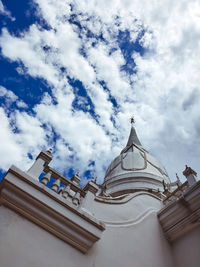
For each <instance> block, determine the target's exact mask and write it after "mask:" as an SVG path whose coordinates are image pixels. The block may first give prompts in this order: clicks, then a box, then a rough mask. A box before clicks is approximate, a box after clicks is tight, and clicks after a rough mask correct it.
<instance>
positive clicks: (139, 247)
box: [0, 199, 199, 267]
mask: <svg viewBox="0 0 200 267" xmlns="http://www.w3.org/2000/svg"><path fill="white" fill-rule="evenodd" d="M141 202H142V203H143V201H142V199H138V200H137V201H136V202H135V204H136V203H137V206H138V207H136V205H133V202H132V205H130V203H129V204H127V206H126V205H125V206H124V205H123V207H126V208H122V207H121V208H120V206H121V205H110V206H109V207H112V208H109V212H110V218H108V211H107V215H106V216H107V218H108V219H109V221H111V223H110V224H106V230H105V232H104V233H103V235H102V238H101V240H100V241H98V242H97V243H96V244H95V245H94V246H93V247H92V248H91V249H90V250H89V252H88V253H87V254H82V253H81V252H79V251H78V250H76V249H75V248H73V247H71V246H70V245H68V244H67V243H65V242H63V241H62V240H60V239H58V238H57V237H55V236H53V235H52V234H50V233H48V232H46V231H45V230H43V229H42V228H40V227H39V226H37V225H35V224H34V223H32V222H30V221H28V220H27V219H25V218H24V217H22V216H20V215H18V214H17V213H15V212H14V211H12V210H10V209H8V208H6V207H4V206H0V266H1V267H33V266H34V267H37V266H41V267H47V266H48V267H55V266H56V267H59V266H67V267H78V266H81V267H94V266H95V267H102V266H103V267H112V266H113V267H123V266H124V267H175V266H173V263H172V257H171V251H170V245H169V244H168V242H167V241H166V240H165V238H164V236H163V233H162V230H161V228H160V225H159V223H158V220H157V215H156V212H154V211H151V212H149V213H146V214H144V215H142V216H141V217H138V218H136V217H134V216H133V217H132V215H133V213H132V212H130V213H129V210H128V209H132V210H134V209H135V210H137V211H138V210H139V203H141ZM96 203H97V202H95V204H94V205H96ZM157 205H158V203H157ZM107 207H108V205H107V204H101V214H103V212H104V211H105V210H106V209H107ZM141 207H142V205H141ZM98 208H99V206H98V205H97V206H96V208H95V207H94V210H95V209H96V210H97V209H98ZM112 209H113V210H114V213H113V214H114V215H113V214H112ZM117 210H118V219H117ZM122 210H126V212H125V215H126V216H125V217H124V215H123V216H122V217H121V215H120V213H121V211H122ZM128 214H129V216H128ZM124 218H125V220H124ZM127 218H128V219H129V220H128V222H127ZM121 219H123V222H122V223H116V222H117V221H120V220H121ZM198 267H199V266H198Z"/></svg>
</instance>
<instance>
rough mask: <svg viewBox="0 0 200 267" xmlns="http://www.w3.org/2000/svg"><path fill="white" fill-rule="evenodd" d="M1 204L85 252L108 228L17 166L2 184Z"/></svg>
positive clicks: (11, 169)
mask: <svg viewBox="0 0 200 267" xmlns="http://www.w3.org/2000/svg"><path fill="white" fill-rule="evenodd" d="M0 205H5V206H7V207H8V208H11V209H13V210H14V211H16V212H18V213H20V214H22V215H23V216H25V217H26V218H27V219H29V220H30V221H32V222H34V223H36V224H37V225H38V226H40V227H42V228H44V229H45V230H47V231H49V232H50V233H51V234H53V235H55V236H57V237H58V238H60V239H62V240H63V241H65V242H67V243H69V244H70V245H72V246H74V247H75V248H77V249H79V250H80V251H82V252H83V253H86V252H87V251H88V249H89V248H90V247H91V246H92V245H93V244H94V243H95V242H96V241H98V240H99V239H100V237H101V234H102V232H103V231H104V230H105V226H104V224H103V223H102V222H100V221H98V220H97V219H96V218H94V217H93V216H91V215H90V214H88V213H87V212H85V211H83V210H82V209H81V206H78V207H76V206H74V205H73V204H72V203H70V202H69V201H67V200H65V199H64V198H63V197H61V196H60V195H58V194H57V193H56V192H54V191H52V190H51V189H49V188H47V187H46V186H45V185H43V184H41V183H40V182H38V181H36V180H34V179H33V178H32V177H31V176H29V175H28V174H27V173H25V172H22V171H21V170H20V169H18V168H17V167H15V166H11V168H10V169H9V170H8V172H7V174H6V176H5V177H4V179H3V181H2V182H1V184H0Z"/></svg>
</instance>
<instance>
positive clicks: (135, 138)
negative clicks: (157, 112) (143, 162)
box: [126, 123, 142, 147]
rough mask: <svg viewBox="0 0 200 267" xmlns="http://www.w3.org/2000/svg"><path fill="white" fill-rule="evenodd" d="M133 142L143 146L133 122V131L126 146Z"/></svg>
mask: <svg viewBox="0 0 200 267" xmlns="http://www.w3.org/2000/svg"><path fill="white" fill-rule="evenodd" d="M133 143H134V144H136V145H139V146H142V144H141V143H140V140H139V139H138V137H137V133H136V131H135V128H134V126H133V124H132V123H131V132H130V135H129V138H128V142H127V145H126V147H128V146H130V145H132V144H133Z"/></svg>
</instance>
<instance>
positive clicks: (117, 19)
mask: <svg viewBox="0 0 200 267" xmlns="http://www.w3.org/2000/svg"><path fill="white" fill-rule="evenodd" d="M199 73H200V2H199V1H198V0H197V1H195V0H190V1H188V0H180V1H172V0H162V1H158V0H157V1H145V0H109V1H108V0H107V1H106V0H100V1H97V0H90V1H88V0H74V1H70V0H62V1H56V0H29V1H28V0H20V1H13V0H4V1H1V0H0V125H1V127H0V142H1V145H0V155H1V156H0V170H1V172H0V174H1V177H3V175H4V174H5V172H6V171H7V169H8V168H9V167H10V166H11V165H12V164H14V165H16V166H17V167H19V168H21V169H22V170H24V171H26V170H27V169H28V168H29V167H30V166H31V165H32V163H33V161H34V159H35V158H36V156H37V155H38V154H39V152H40V151H41V150H46V149H48V148H50V147H52V149H53V160H52V162H51V163H50V165H51V166H52V167H53V168H55V169H56V170H57V171H59V172H61V173H62V174H64V175H65V176H66V177H71V175H72V174H73V173H75V172H77V171H78V172H79V175H80V176H81V178H82V183H83V184H84V183H85V182H86V181H87V180H88V179H91V178H92V177H97V182H98V183H102V182H103V178H104V175H105V171H106V169H107V167H108V165H109V164H110V162H111V161H112V160H113V159H114V158H115V157H116V156H117V155H118V154H119V153H120V151H121V150H122V149H123V148H124V147H125V145H126V142H127V139H128V136H129V132H130V117H131V116H132V115H134V117H135V121H136V123H135V128H136V131H137V134H138V137H139V139H140V141H141V143H142V145H143V147H144V148H145V149H147V150H148V151H149V152H150V153H151V154H152V155H154V156H155V157H156V158H157V159H158V160H159V161H160V162H161V163H162V164H163V165H164V166H165V168H166V169H167V171H168V174H169V177H170V178H171V180H172V181H174V180H175V173H178V175H179V177H180V179H181V180H182V181H184V180H185V178H184V177H183V175H182V171H183V170H184V169H185V164H187V165H189V166H190V167H192V168H193V169H194V170H195V171H196V172H197V173H199V175H200V157H199V155H200V145H199V144H200V75H199Z"/></svg>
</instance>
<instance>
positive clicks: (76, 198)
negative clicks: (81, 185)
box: [72, 191, 81, 206]
mask: <svg viewBox="0 0 200 267" xmlns="http://www.w3.org/2000/svg"><path fill="white" fill-rule="evenodd" d="M80 197H81V195H80V192H79V191H77V192H76V194H75V195H74V196H73V198H72V203H73V204H74V205H76V206H78V204H80Z"/></svg>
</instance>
